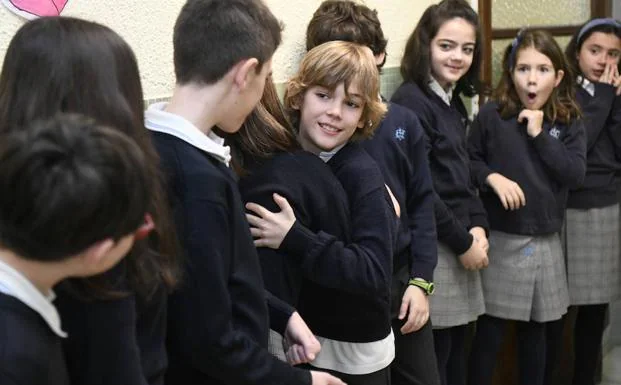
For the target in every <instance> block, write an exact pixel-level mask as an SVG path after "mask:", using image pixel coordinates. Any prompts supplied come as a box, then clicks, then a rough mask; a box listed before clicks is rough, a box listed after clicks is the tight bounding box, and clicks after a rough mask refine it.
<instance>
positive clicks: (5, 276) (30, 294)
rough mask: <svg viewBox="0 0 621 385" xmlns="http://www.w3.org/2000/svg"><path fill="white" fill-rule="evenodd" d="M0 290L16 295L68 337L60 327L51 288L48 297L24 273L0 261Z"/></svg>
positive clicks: (60, 333) (63, 336)
mask: <svg viewBox="0 0 621 385" xmlns="http://www.w3.org/2000/svg"><path fill="white" fill-rule="evenodd" d="M0 292H1V293H4V294H6V295H10V296H11V297H15V298H17V299H18V300H20V301H21V302H22V303H23V304H25V305H27V306H28V307H29V308H31V309H32V310H34V311H36V312H37V313H38V314H39V315H40V316H41V318H43V319H44V320H45V322H46V323H47V324H48V326H49V327H50V329H52V331H53V332H54V333H56V334H57V335H58V336H59V337H62V338H66V337H67V333H65V332H64V331H63V330H62V329H61V327H60V316H59V315H58V311H57V310H56V307H55V306H54V304H52V301H54V299H55V298H56V295H55V294H54V292H53V291H52V290H50V293H49V295H48V296H47V297H46V296H44V295H43V293H41V292H40V291H39V289H37V288H36V287H35V286H34V285H33V284H32V282H30V281H29V280H28V279H27V278H26V277H25V276H24V275H23V274H22V273H20V272H19V271H17V270H15V269H14V268H13V267H12V266H10V265H9V264H7V263H5V262H3V261H0Z"/></svg>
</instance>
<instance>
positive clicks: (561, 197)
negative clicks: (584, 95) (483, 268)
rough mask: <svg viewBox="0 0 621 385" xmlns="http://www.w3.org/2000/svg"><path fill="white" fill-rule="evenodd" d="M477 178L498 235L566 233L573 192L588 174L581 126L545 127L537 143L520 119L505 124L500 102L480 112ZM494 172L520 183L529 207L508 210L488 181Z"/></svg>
mask: <svg viewBox="0 0 621 385" xmlns="http://www.w3.org/2000/svg"><path fill="white" fill-rule="evenodd" d="M468 151H469V153H470V158H471V160H472V176H473V178H474V180H475V181H476V183H477V185H478V187H479V188H480V195H481V200H482V201H483V204H484V205H485V209H486V210H487V215H488V218H489V222H490V227H491V228H492V229H493V230H500V231H503V232H506V233H511V234H522V235H544V234H550V233H554V232H558V231H560V230H561V226H562V223H563V216H564V212H565V205H566V200H567V193H568V191H569V188H571V187H576V186H579V185H580V183H582V180H583V179H584V173H585V169H586V164H585V156H586V138H585V134H584V127H583V125H582V121H580V120H576V121H574V122H572V123H571V124H569V125H564V124H561V123H551V122H548V121H546V122H544V125H543V131H542V132H541V133H540V134H539V135H537V136H536V137H534V138H530V137H529V136H528V134H527V133H526V122H523V123H518V121H517V116H514V117H511V118H509V119H502V118H501V117H500V114H499V112H498V105H497V104H496V103H488V104H486V105H485V106H483V107H482V108H481V110H480V111H479V114H478V115H477V118H476V119H475V121H474V122H473V125H472V129H471V130H470V135H469V138H468ZM493 172H497V173H500V174H502V175H503V176H505V177H507V178H509V179H511V180H513V181H514V182H516V183H517V184H518V185H519V186H520V188H521V189H522V191H524V195H525V196H526V206H524V207H521V208H520V209H518V210H516V211H511V210H505V209H504V208H503V207H502V203H501V202H500V199H499V198H498V196H497V195H496V193H495V192H494V191H493V190H492V189H491V188H490V187H488V186H487V184H486V182H485V179H486V178H487V176H488V175H489V174H491V173H493Z"/></svg>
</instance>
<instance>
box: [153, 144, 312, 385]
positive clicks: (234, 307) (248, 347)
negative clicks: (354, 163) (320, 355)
mask: <svg viewBox="0 0 621 385" xmlns="http://www.w3.org/2000/svg"><path fill="white" fill-rule="evenodd" d="M152 135H153V140H154V143H155V146H156V149H157V151H158V153H159V156H160V161H161V166H162V169H163V170H164V172H165V174H166V177H167V189H168V192H169V199H170V202H171V204H172V208H173V213H174V215H175V220H176V223H177V227H178V231H177V234H178V235H179V237H180V240H181V245H182V247H183V249H184V251H185V271H184V273H185V275H184V277H183V281H182V283H181V285H180V287H179V288H178V289H177V290H176V291H175V292H174V293H173V294H172V295H171V296H170V297H169V307H168V314H169V316H168V336H167V348H168V354H169V362H170V364H169V370H168V373H167V374H166V383H167V384H170V385H184V384H235V385H242V384H244V385H246V384H262V385H263V384H264V385H267V384H291V385H293V384H310V382H311V378H310V373H309V372H307V371H304V370H301V369H297V368H292V367H291V366H289V365H288V364H286V363H285V362H282V361H279V360H278V359H276V358H275V357H274V356H272V355H271V354H270V353H269V352H268V351H267V339H268V331H269V322H268V309H267V306H266V294H265V291H264V287H263V279H262V277H261V270H260V266H259V261H258V257H257V254H256V250H255V247H254V245H253V243H252V237H251V235H250V230H249V227H248V223H247V222H246V218H245V214H244V208H243V204H242V201H241V198H240V195H239V191H238V188H237V182H236V181H235V179H234V177H233V174H232V173H231V171H230V170H229V169H228V168H227V167H226V166H225V165H224V164H223V163H221V162H220V161H218V160H217V159H216V158H214V157H212V156H211V155H209V154H207V153H205V152H203V151H201V150H199V149H198V148H196V147H194V146H192V145H190V144H188V143H186V142H184V141H182V140H181V139H178V138H176V137H174V136H172V135H169V134H165V133H159V132H153V133H152ZM268 300H269V298H268ZM272 314H273V315H275V314H276V313H272ZM289 315H290V314H282V317H280V319H279V320H278V321H279V322H278V325H275V327H274V328H275V329H276V330H277V331H280V332H282V331H283V329H284V326H285V324H286V321H287V319H288V316H289ZM273 321H277V320H273Z"/></svg>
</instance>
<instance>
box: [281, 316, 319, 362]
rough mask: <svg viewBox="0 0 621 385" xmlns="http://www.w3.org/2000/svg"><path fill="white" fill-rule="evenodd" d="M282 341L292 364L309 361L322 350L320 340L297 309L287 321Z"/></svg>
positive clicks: (288, 360)
mask: <svg viewBox="0 0 621 385" xmlns="http://www.w3.org/2000/svg"><path fill="white" fill-rule="evenodd" d="M282 343H283V349H284V350H285V356H286V357H287V362H288V363H290V364H291V365H299V364H306V363H309V362H311V361H312V360H314V359H315V357H317V353H319V351H320V350H321V345H320V344H319V341H317V338H315V335H314V334H313V332H311V330H310V329H309V328H308V325H306V322H304V320H303V319H302V317H300V314H299V313H298V312H297V311H296V312H294V313H293V314H292V315H291V317H290V318H289V321H288V322H287V329H286V330H285V335H284V338H283V341H282Z"/></svg>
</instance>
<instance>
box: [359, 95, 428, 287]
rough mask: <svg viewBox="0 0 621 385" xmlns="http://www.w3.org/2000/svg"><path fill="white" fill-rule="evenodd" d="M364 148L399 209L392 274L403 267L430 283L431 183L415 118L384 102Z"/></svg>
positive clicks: (424, 146)
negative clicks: (384, 109) (385, 107)
mask: <svg viewBox="0 0 621 385" xmlns="http://www.w3.org/2000/svg"><path fill="white" fill-rule="evenodd" d="M364 147H365V149H366V151H367V152H368V153H369V154H370V155H371V156H372V157H373V158H374V159H375V161H376V162H377V164H378V166H379V167H380V169H381V170H382V174H383V176H384V180H385V181H386V184H387V185H388V186H389V187H390V189H391V191H392V193H393V195H394V196H395V198H396V199H397V201H398V202H399V206H401V218H400V219H401V225H400V226H399V230H398V235H397V244H396V246H395V254H394V260H393V270H394V271H395V272H397V271H399V270H400V269H401V268H402V267H403V266H408V268H409V272H410V277H420V278H424V279H425V280H427V281H433V270H434V268H435V267H436V264H437V262H438V244H437V235H436V226H435V217H434V193H433V180H432V179H431V172H430V170H429V162H428V161H427V152H426V143H425V133H424V131H423V128H422V126H421V124H420V122H419V120H418V118H417V116H416V115H415V114H414V113H413V112H412V111H410V110H409V109H407V108H405V107H402V106H400V105H398V104H389V105H388V112H387V113H386V115H385V116H384V119H383V120H382V122H381V124H380V126H379V127H378V128H377V130H376V131H375V134H374V135H373V137H372V138H371V139H369V140H367V141H365V142H364Z"/></svg>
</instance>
